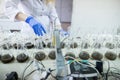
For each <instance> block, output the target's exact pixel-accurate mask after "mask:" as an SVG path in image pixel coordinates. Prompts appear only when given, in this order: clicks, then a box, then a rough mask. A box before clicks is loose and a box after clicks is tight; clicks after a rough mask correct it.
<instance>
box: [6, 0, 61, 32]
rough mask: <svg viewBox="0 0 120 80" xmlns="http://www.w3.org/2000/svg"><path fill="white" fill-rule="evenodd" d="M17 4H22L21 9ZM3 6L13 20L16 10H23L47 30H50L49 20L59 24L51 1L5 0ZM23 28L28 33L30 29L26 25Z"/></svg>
mask: <svg viewBox="0 0 120 80" xmlns="http://www.w3.org/2000/svg"><path fill="white" fill-rule="evenodd" d="M19 4H21V5H22V7H23V11H21V10H20V9H19V8H18V5H19ZM5 7H6V15H7V16H8V17H9V18H10V19H11V20H12V21H15V16H16V14H17V13H18V12H24V13H25V14H27V15H32V16H33V17H35V18H36V19H37V20H38V21H39V22H40V23H41V24H43V26H44V27H45V29H46V31H47V32H50V31H51V27H50V22H52V21H55V24H56V25H60V21H59V18H58V15H57V13H56V10H55V7H54V6H53V5H52V4H51V3H49V4H47V5H46V2H45V0H7V1H6V6H5ZM55 19H56V20H55ZM23 30H25V31H24V32H27V33H30V32H31V30H32V29H30V27H28V26H26V28H25V26H24V28H23ZM32 32H33V31H32Z"/></svg>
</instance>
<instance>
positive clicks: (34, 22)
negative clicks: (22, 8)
mask: <svg viewBox="0 0 120 80" xmlns="http://www.w3.org/2000/svg"><path fill="white" fill-rule="evenodd" d="M25 22H26V23H28V24H29V25H30V26H31V27H32V28H33V30H34V32H35V34H36V35H38V36H43V34H44V33H46V31H45V29H44V27H43V26H42V25H41V24H40V23H39V22H38V21H37V20H35V19H34V18H33V17H32V16H29V17H27V19H26V20H25Z"/></svg>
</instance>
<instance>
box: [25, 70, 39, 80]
mask: <svg viewBox="0 0 120 80" xmlns="http://www.w3.org/2000/svg"><path fill="white" fill-rule="evenodd" d="M37 70H38V69H36V70H33V71H32V72H30V73H29V74H27V75H26V76H25V77H24V79H25V78H26V77H28V76H30V75H31V74H32V73H34V72H35V71H37Z"/></svg>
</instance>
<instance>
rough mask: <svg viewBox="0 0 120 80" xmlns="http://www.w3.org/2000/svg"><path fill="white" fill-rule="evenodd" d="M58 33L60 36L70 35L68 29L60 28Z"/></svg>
mask: <svg viewBox="0 0 120 80" xmlns="http://www.w3.org/2000/svg"><path fill="white" fill-rule="evenodd" d="M60 34H61V36H69V35H70V33H69V32H68V31H65V30H63V29H61V30H60Z"/></svg>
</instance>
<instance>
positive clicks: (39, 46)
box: [0, 41, 120, 49]
mask: <svg viewBox="0 0 120 80" xmlns="http://www.w3.org/2000/svg"><path fill="white" fill-rule="evenodd" d="M54 46H55V45H53V44H52V42H48V43H45V42H43V41H42V42H39V43H37V44H36V43H33V42H26V43H25V44H21V43H13V44H10V43H4V44H2V45H1V46H0V48H1V49H24V48H25V49H34V48H37V49H43V48H55V47H54ZM61 48H62V49H63V48H72V49H74V48H81V49H89V48H94V49H101V48H107V49H116V48H120V44H118V43H116V44H115V43H110V42H107V43H105V45H103V44H101V43H94V44H92V45H91V44H90V43H88V42H83V43H80V44H79V43H77V42H72V43H67V42H61Z"/></svg>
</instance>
